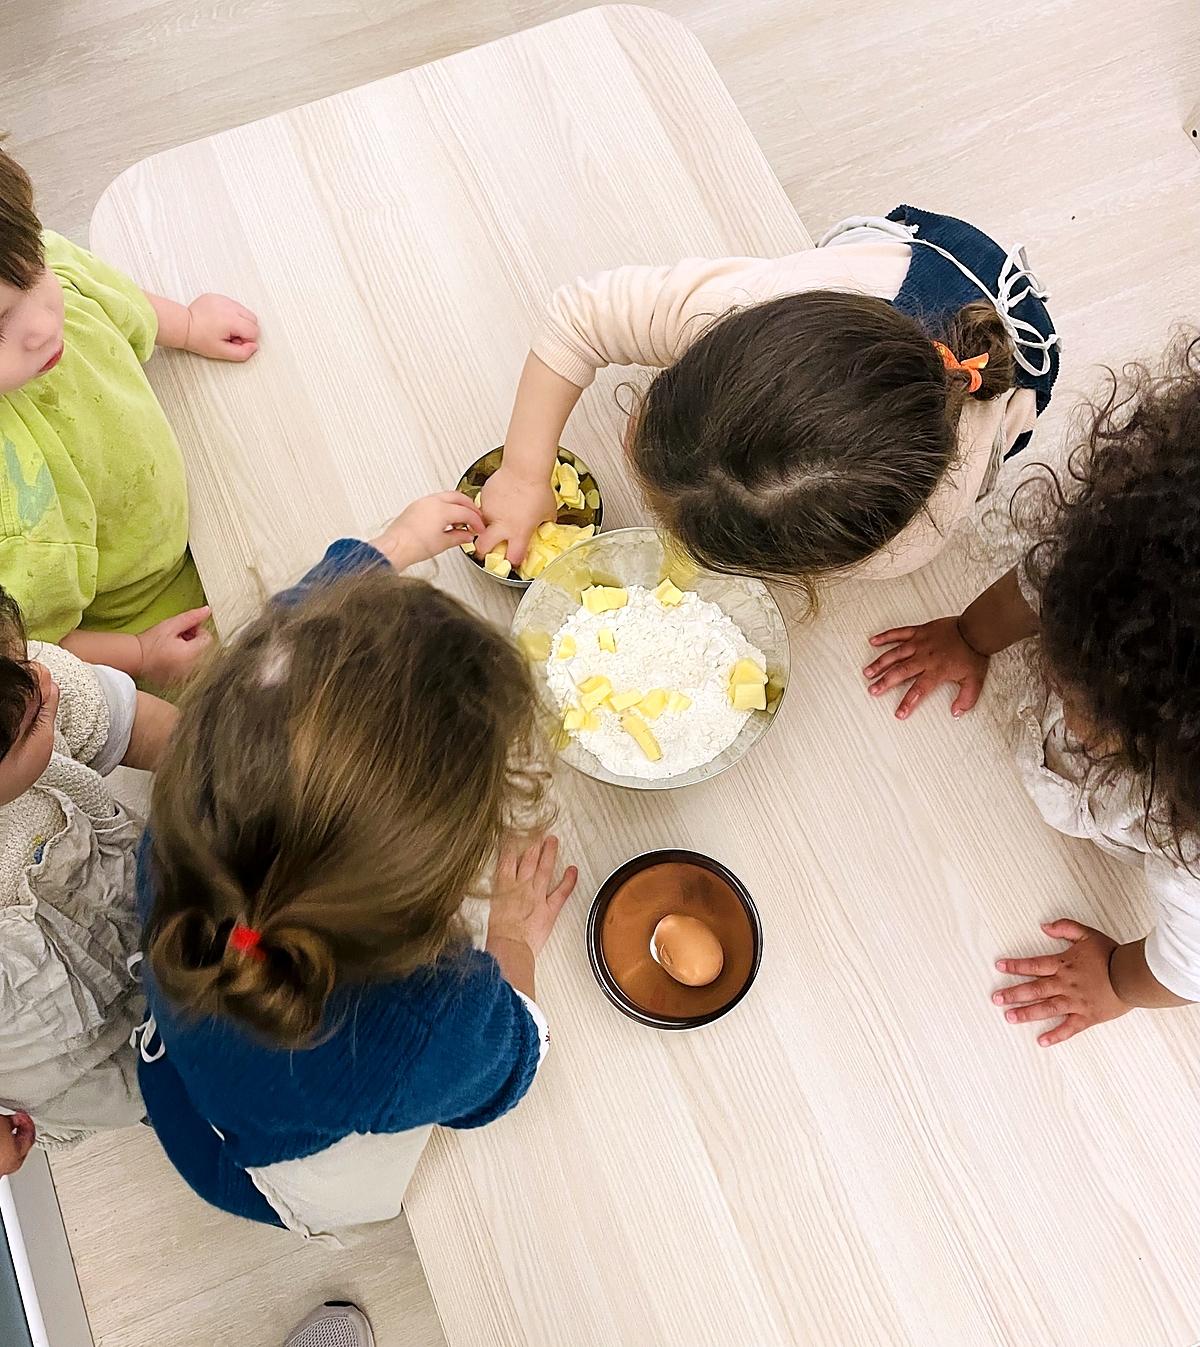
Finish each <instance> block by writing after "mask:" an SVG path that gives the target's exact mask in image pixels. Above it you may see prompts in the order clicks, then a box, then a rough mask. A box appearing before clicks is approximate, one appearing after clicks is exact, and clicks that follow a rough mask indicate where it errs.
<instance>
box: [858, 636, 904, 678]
mask: <svg viewBox="0 0 1200 1347" xmlns="http://www.w3.org/2000/svg"><path fill="white" fill-rule="evenodd" d="M916 653H917V648H916V646H914V645H913V644H912V642H911V641H905V642H903V643H901V644H900V645H894V646H893V647H892V648H891V649H890V650H889V651H888V652H887V653H886V654H884V655H880V656H879V658H878V659H877V660H872V661H871V663H870V664H868V665H867V667H866V668H865V669H864V670H863V675H864V676H865V677H867V678H878V677H879V675H880V674H881V673H883V672H884V671H885V670H887V669H890V668H892V666H893V665H895V664H899V663H900V661H901V660H905V659H912V657H913V656H914V655H915V654H916Z"/></svg>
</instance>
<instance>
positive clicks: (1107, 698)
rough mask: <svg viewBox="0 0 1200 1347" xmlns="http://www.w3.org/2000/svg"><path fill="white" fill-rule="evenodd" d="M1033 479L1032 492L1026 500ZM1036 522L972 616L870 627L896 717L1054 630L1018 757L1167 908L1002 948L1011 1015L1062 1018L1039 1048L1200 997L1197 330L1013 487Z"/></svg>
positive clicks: (1075, 925)
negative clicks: (1063, 449)
mask: <svg viewBox="0 0 1200 1347" xmlns="http://www.w3.org/2000/svg"><path fill="white" fill-rule="evenodd" d="M1030 490H1032V492H1033V494H1032V496H1030V495H1028V494H1027V493H1028V492H1029V491H1030ZM1017 506H1018V516H1019V517H1023V516H1024V514H1025V511H1026V509H1027V508H1029V507H1030V506H1032V507H1034V510H1035V513H1034V518H1035V519H1036V523H1037V525H1038V532H1039V533H1040V537H1039V540H1038V541H1037V542H1036V543H1035V545H1034V546H1033V547H1032V549H1031V550H1030V551H1029V552H1028V554H1027V556H1026V558H1025V560H1024V561H1023V562H1022V564H1021V565H1020V566H1019V567H1017V568H1015V569H1014V570H1012V571H1010V572H1009V573H1008V574H1007V575H1005V576H1004V577H1002V578H1001V579H1000V580H998V581H997V582H996V583H995V584H994V585H992V586H991V588H990V589H988V590H986V591H985V592H984V593H983V594H981V595H980V596H979V597H978V598H977V599H976V600H975V601H974V602H973V603H972V604H971V605H970V606H969V607H968V608H967V609H966V610H965V612H963V613H962V614H961V615H960V616H959V617H957V618H955V617H945V618H939V619H937V620H935V621H933V622H927V623H924V624H923V625H920V626H915V627H900V628H895V629H893V630H891V631H886V632H882V633H880V634H879V635H878V636H874V637H872V644H873V645H875V646H880V647H883V646H886V647H888V649H887V651H886V653H884V654H882V655H880V656H879V657H878V658H877V659H875V660H874V661H873V662H872V663H871V664H869V665H868V666H867V667H866V669H865V670H864V672H865V674H866V676H867V678H868V679H869V680H871V692H872V693H873V694H874V695H876V696H878V695H879V694H881V693H883V692H886V691H887V690H888V689H889V688H893V687H898V686H900V685H901V684H904V683H908V684H909V687H908V690H907V691H906V693H905V694H904V697H903V698H902V700H901V702H900V704H899V707H898V708H897V711H896V714H897V715H898V716H899V717H900V718H901V719H903V718H905V717H906V716H908V715H909V714H910V713H911V712H912V710H913V709H914V708H915V707H916V706H917V705H918V704H919V703H920V702H921V701H922V700H923V699H924V698H925V697H927V696H928V694H929V693H930V692H931V691H933V689H934V688H936V687H938V686H939V685H940V684H941V683H945V682H949V683H953V684H955V685H957V687H958V692H957V695H956V696H955V699H954V701H953V704H952V708H951V709H952V712H953V714H955V715H962V714H963V712H964V711H967V710H969V709H970V708H971V707H972V706H974V704H975V702H976V701H977V699H978V697H979V694H980V691H981V690H982V687H983V683H984V679H985V678H986V676H987V671H988V662H989V658H990V656H991V655H993V654H995V653H997V652H998V651H1000V650H1003V649H1004V648H1005V647H1007V646H1009V645H1012V644H1014V643H1015V642H1017V641H1020V640H1022V639H1024V638H1026V637H1029V636H1033V635H1037V636H1039V638H1040V656H1041V667H1042V671H1043V673H1044V679H1042V680H1040V681H1039V682H1038V683H1037V685H1035V686H1031V687H1030V688H1029V689H1028V692H1027V695H1026V696H1025V697H1024V698H1022V700H1021V704H1020V707H1019V716H1020V741H1019V748H1018V763H1019V766H1020V770H1021V774H1022V776H1023V778H1024V780H1025V784H1026V786H1027V788H1028V790H1029V792H1030V794H1031V795H1032V797H1033V799H1034V801H1035V803H1036V804H1037V806H1038V808H1039V809H1040V810H1041V813H1042V816H1043V817H1044V818H1045V820H1046V822H1047V823H1049V824H1050V825H1051V827H1053V828H1057V829H1058V830H1059V831H1060V832H1063V833H1066V834H1068V835H1069V836H1072V837H1085V838H1088V839H1090V840H1091V841H1093V842H1095V843H1096V844H1097V845H1098V846H1100V847H1102V848H1103V849H1104V850H1105V851H1106V852H1108V853H1109V854H1110V855H1114V856H1117V857H1119V858H1120V859H1121V860H1124V861H1126V862H1128V863H1129V864H1131V865H1135V866H1139V867H1141V869H1142V871H1143V873H1144V874H1145V876H1146V882H1147V885H1148V887H1149V890H1150V894H1151V896H1152V897H1153V899H1154V901H1155V904H1156V906H1157V916H1158V919H1157V922H1156V924H1155V926H1154V929H1153V930H1151V931H1150V932H1149V934H1148V935H1146V936H1145V937H1143V938H1141V939H1139V940H1135V941H1131V942H1130V943H1128V944H1118V943H1117V942H1116V941H1115V940H1113V939H1111V937H1109V936H1108V935H1106V934H1105V933H1104V932H1103V931H1098V930H1095V929H1093V928H1091V927H1089V926H1086V925H1084V924H1082V923H1080V922H1078V921H1073V920H1069V919H1060V920H1058V921H1053V922H1049V923H1046V924H1045V925H1043V927H1042V930H1043V931H1044V932H1045V934H1046V935H1048V936H1050V937H1051V938H1052V939H1055V940H1062V941H1066V942H1067V948H1066V949H1065V950H1062V951H1060V952H1059V953H1057V954H1044V955H1040V956H1038V957H1035V958H1029V959H1000V960H999V961H998V962H997V964H996V967H997V968H998V969H999V970H1000V971H1001V972H1002V973H1009V974H1012V975H1015V976H1017V977H1020V978H1025V979H1028V980H1027V981H1023V982H1019V983H1017V984H1015V985H1013V986H1009V987H1006V988H1004V989H1002V990H1000V991H997V992H996V993H995V994H994V995H993V998H992V999H993V1001H994V1002H995V1004H996V1005H998V1006H1002V1007H1004V1008H1005V1018H1006V1019H1007V1020H1009V1021H1010V1022H1011V1023H1014V1024H1023V1023H1027V1022H1030V1021H1045V1020H1054V1021H1057V1023H1056V1024H1055V1025H1054V1026H1053V1027H1051V1028H1050V1029H1049V1030H1048V1031H1047V1032H1045V1033H1043V1034H1041V1035H1040V1037H1039V1039H1038V1042H1039V1043H1041V1044H1042V1045H1043V1046H1048V1045H1050V1044H1054V1043H1061V1042H1063V1041H1064V1040H1065V1039H1068V1038H1071V1037H1072V1036H1073V1035H1074V1034H1077V1033H1079V1032H1080V1031H1081V1030H1083V1029H1087V1028H1089V1027H1090V1026H1091V1025H1093V1024H1100V1023H1102V1022H1103V1021H1105V1020H1111V1019H1115V1018H1116V1017H1117V1016H1118V1015H1123V1014H1125V1013H1126V1011H1128V1010H1132V1009H1133V1008H1135V1007H1143V1008H1146V1009H1156V1008H1161V1007H1166V1006H1181V1005H1187V1004H1190V1003H1191V1002H1195V1001H1200V339H1198V340H1193V341H1192V342H1190V343H1181V344H1180V346H1179V347H1178V348H1177V349H1176V350H1175V351H1174V352H1173V353H1172V354H1171V356H1170V358H1169V360H1168V361H1167V363H1166V364H1165V366H1164V368H1163V370H1162V371H1161V372H1159V373H1156V374H1152V373H1151V372H1150V371H1148V370H1146V369H1143V368H1136V367H1135V368H1134V369H1133V371H1132V373H1131V375H1130V382H1129V383H1128V384H1126V385H1123V384H1122V383H1121V382H1120V381H1118V380H1117V379H1116V377H1115V376H1114V377H1113V380H1112V386H1111V389H1110V393H1109V396H1108V398H1107V400H1106V401H1105V403H1104V405H1103V406H1102V407H1100V408H1099V410H1098V411H1097V413H1096V415H1095V418H1094V420H1093V422H1092V426H1091V429H1090V432H1089V434H1088V436H1087V437H1086V441H1085V443H1084V445H1083V446H1082V448H1081V449H1079V450H1077V451H1076V452H1075V453H1074V454H1073V455H1072V458H1071V463H1070V472H1069V476H1068V479H1067V480H1066V482H1064V483H1061V484H1060V483H1058V482H1055V481H1053V480H1046V479H1043V481H1042V483H1041V489H1038V488H1037V487H1036V486H1035V487H1032V488H1031V487H1026V488H1024V489H1023V490H1022V491H1021V492H1019V493H1018V497H1017Z"/></svg>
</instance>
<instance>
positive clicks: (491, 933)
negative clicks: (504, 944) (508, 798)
mask: <svg viewBox="0 0 1200 1347" xmlns="http://www.w3.org/2000/svg"><path fill="white" fill-rule="evenodd" d="M557 868H558V838H557V837H545V838H543V839H542V840H541V841H540V842H535V843H534V844H533V845H532V846H531V847H527V848H526V849H525V850H524V851H521V850H519V849H518V848H517V847H515V846H513V845H512V844H511V843H510V844H509V845H508V846H506V847H505V848H504V850H503V851H502V852H501V853H500V860H499V863H498V864H497V866H496V883H495V892H494V895H493V897H492V902H491V910H490V912H489V915H488V944H489V945H490V944H491V943H492V942H493V941H497V940H514V941H516V942H517V943H518V944H523V945H527V946H528V947H529V949H530V951H531V952H532V954H533V955H534V956H535V957H536V956H537V955H539V954H540V953H541V952H542V950H543V948H544V947H545V944H546V941H547V940H548V939H549V938H550V932H551V931H552V930H553V929H554V923H555V922H556V921H557V920H558V914H559V913H560V912H561V911H562V909H563V904H564V903H565V902H566V901H567V899H568V898H569V897H570V896H571V892H572V890H573V889H574V888H575V881H576V880H577V879H578V878H579V871H578V870H577V869H576V868H575V866H573V865H568V866H567V868H566V869H565V870H564V871H563V873H562V878H561V879H559V881H558V883H557V884H555V882H554V875H555V871H556V870H557Z"/></svg>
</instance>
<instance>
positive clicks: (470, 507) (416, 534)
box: [371, 491, 483, 571]
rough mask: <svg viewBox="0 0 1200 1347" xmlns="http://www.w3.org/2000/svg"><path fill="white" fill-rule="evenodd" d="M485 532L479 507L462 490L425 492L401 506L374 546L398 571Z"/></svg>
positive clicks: (373, 543) (373, 539) (460, 544)
mask: <svg viewBox="0 0 1200 1347" xmlns="http://www.w3.org/2000/svg"><path fill="white" fill-rule="evenodd" d="M482 532H483V516H482V515H481V514H480V513H479V507H478V506H477V505H476V504H475V502H474V501H473V500H472V499H471V498H470V496H464V495H463V494H462V492H461V491H438V492H436V493H435V494H434V495H432V496H422V497H421V499H420V500H415V501H413V503H412V504H411V505H410V506H408V508H407V509H405V510H402V511H401V512H400V513H399V514H398V515H397V516H396V518H395V519H393V520H392V522H391V523H390V524H389V525H388V526H387V528H385V529H384V531H383V532H382V533H381V534H380V535H379V537H378V538H372V539H371V546H372V547H374V548H375V550H376V551H378V552H382V553H383V555H384V556H385V557H387V559H388V560H389V561H390V562H391V563H392V565H393V566H394V567H395V568H396V570H398V571H404V570H407V569H408V568H409V567H410V566H415V565H416V564H417V562H419V561H428V560H429V559H430V558H431V557H436V556H437V555H438V554H439V553H441V552H448V551H449V550H450V548H452V547H461V546H462V544H463V543H465V542H467V541H468V540H469V539H471V538H475V537H478V535H479V534H481V533H482Z"/></svg>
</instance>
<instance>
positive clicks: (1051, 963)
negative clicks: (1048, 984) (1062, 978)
mask: <svg viewBox="0 0 1200 1347" xmlns="http://www.w3.org/2000/svg"><path fill="white" fill-rule="evenodd" d="M1058 966H1059V965H1058V955H1057V954H1039V955H1037V956H1036V957H1034V958H1032V959H997V960H996V969H997V971H998V972H1001V973H1008V974H1009V975H1010V976H1011V977H1016V978H1048V977H1053V976H1054V974H1055V973H1057V972H1058Z"/></svg>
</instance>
